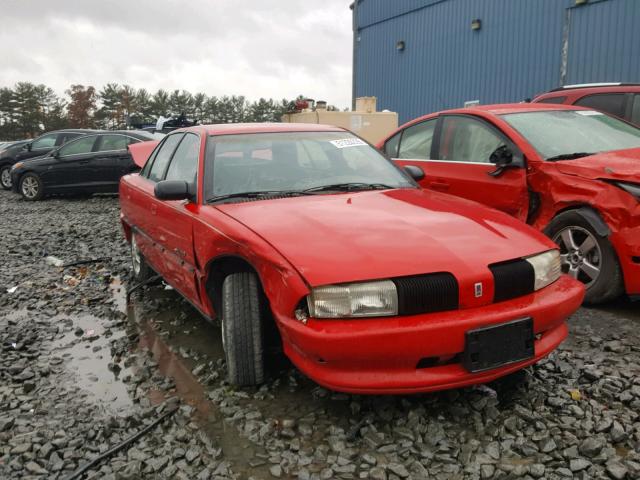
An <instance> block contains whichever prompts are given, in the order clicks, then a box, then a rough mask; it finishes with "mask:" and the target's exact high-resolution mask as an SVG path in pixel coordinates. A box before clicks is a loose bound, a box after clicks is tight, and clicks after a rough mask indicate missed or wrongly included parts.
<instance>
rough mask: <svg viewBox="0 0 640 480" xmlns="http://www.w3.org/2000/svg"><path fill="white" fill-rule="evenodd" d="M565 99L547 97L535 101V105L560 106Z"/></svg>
mask: <svg viewBox="0 0 640 480" xmlns="http://www.w3.org/2000/svg"><path fill="white" fill-rule="evenodd" d="M566 99H567V97H566V96H565V97H548V98H543V99H542V100H536V103H553V104H561V103H564V102H565V100H566Z"/></svg>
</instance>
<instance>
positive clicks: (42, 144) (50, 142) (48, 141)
mask: <svg viewBox="0 0 640 480" xmlns="http://www.w3.org/2000/svg"><path fill="white" fill-rule="evenodd" d="M56 137H57V134H56V133H51V134H49V135H43V136H41V137H39V138H37V139H36V140H34V142H33V144H32V145H31V150H40V149H43V148H53V147H55V146H56Z"/></svg>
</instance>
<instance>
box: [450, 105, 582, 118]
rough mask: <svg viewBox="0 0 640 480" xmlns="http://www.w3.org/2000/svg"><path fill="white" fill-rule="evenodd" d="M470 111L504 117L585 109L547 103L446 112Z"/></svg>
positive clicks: (470, 108) (481, 107) (489, 106)
mask: <svg viewBox="0 0 640 480" xmlns="http://www.w3.org/2000/svg"><path fill="white" fill-rule="evenodd" d="M469 110H481V111H483V112H489V113H492V114H494V115H503V114H506V113H524V112H531V111H536V110H585V108H583V107H574V106H573V105H559V104H545V103H501V104H495V105H478V106H475V107H467V108H456V109H454V110H447V111H446V112H465V111H467V112H468V111H469ZM440 113H444V112H440Z"/></svg>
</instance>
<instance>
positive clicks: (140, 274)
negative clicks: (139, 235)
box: [131, 233, 153, 282]
mask: <svg viewBox="0 0 640 480" xmlns="http://www.w3.org/2000/svg"><path fill="white" fill-rule="evenodd" d="M131 269H132V270H133V278H134V280H135V281H136V282H144V281H145V280H147V279H149V278H151V276H152V275H153V271H152V270H151V268H150V267H149V265H147V262H146V261H145V259H144V257H143V256H142V252H140V249H139V248H138V242H137V241H136V235H135V233H132V234H131Z"/></svg>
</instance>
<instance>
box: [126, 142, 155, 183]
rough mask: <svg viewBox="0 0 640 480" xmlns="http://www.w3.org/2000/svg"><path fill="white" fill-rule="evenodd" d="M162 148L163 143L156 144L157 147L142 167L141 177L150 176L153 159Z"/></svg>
mask: <svg viewBox="0 0 640 480" xmlns="http://www.w3.org/2000/svg"><path fill="white" fill-rule="evenodd" d="M161 148H162V145H161V144H160V145H159V146H158V145H156V147H155V148H154V149H153V151H152V152H151V154H150V155H149V158H147V161H146V162H145V163H144V167H142V171H140V176H141V177H146V178H149V170H151V165H153V161H154V160H155V159H156V157H157V156H158V152H159V151H160V149H161ZM127 150H128V149H127ZM129 155H131V152H129Z"/></svg>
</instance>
